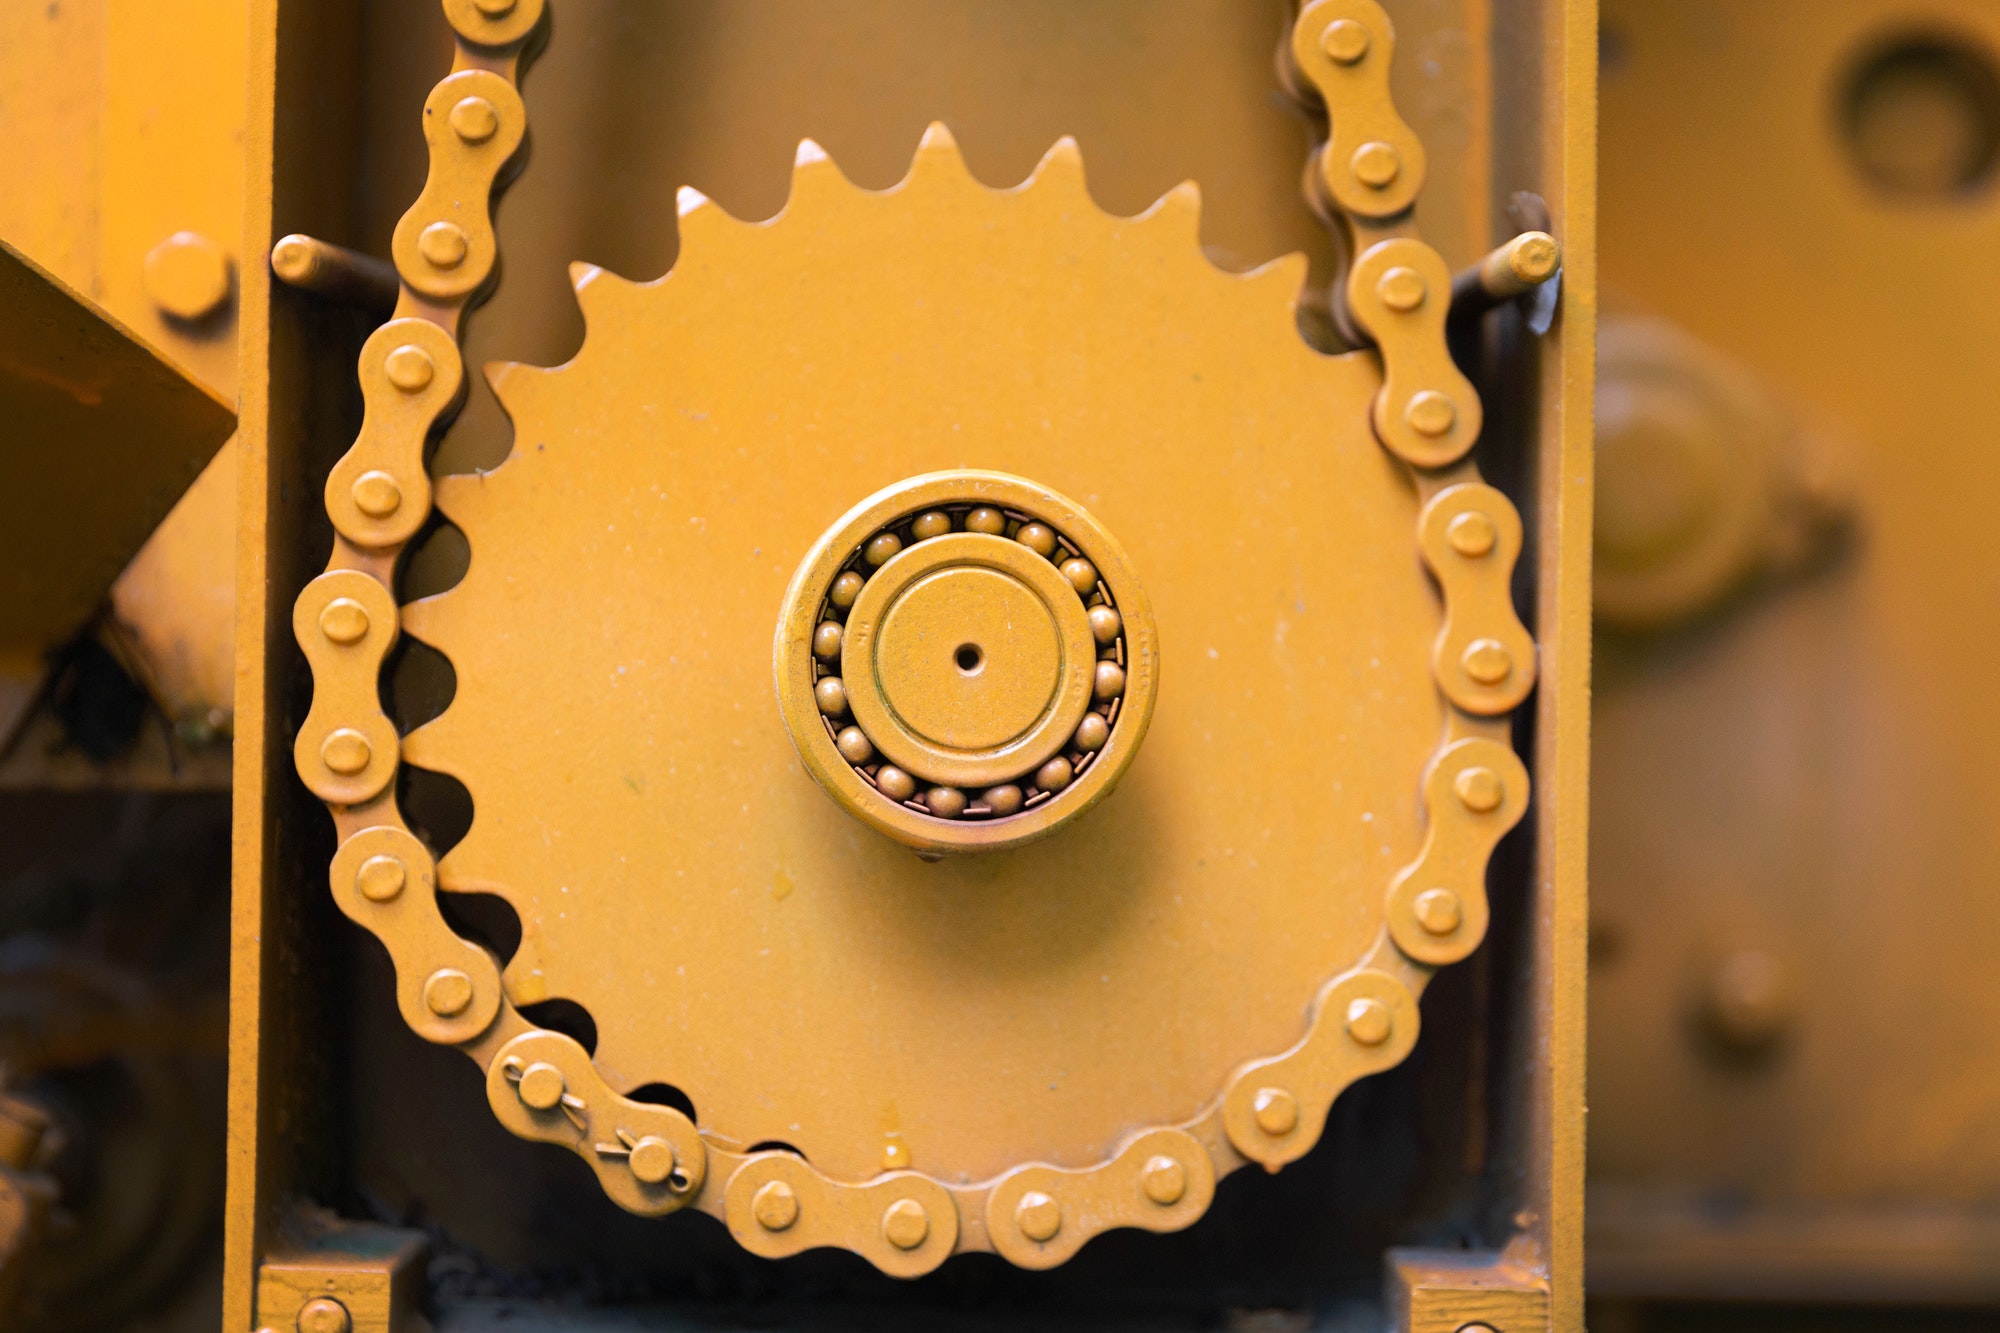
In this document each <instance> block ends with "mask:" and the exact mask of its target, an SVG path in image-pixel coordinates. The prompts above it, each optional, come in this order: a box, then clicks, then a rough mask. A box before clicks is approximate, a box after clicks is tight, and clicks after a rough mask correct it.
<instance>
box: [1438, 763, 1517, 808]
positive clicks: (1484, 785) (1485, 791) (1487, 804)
mask: <svg viewBox="0 0 2000 1333" xmlns="http://www.w3.org/2000/svg"><path fill="white" fill-rule="evenodd" d="M1451 785H1452V787H1453V789H1454V790H1456V791H1457V792H1458V799H1459V800H1460V801H1461V802H1463V803H1464V805H1465V808H1466V809H1468V810H1470V811H1472V812H1473V813H1474V814H1477V815H1488V814H1492V813H1493V812H1494V811H1495V810H1498V809H1499V808H1500V802H1501V801H1503V800H1505V799H1506V798H1507V784H1506V783H1504V782H1502V781H1501V780H1500V775H1499V774H1498V773H1495V772H1494V771H1493V770H1492V769H1490V768H1488V767H1486V766H1485V765H1484V764H1474V765H1473V766H1472V767H1470V768H1468V769H1466V770H1465V771H1463V772H1462V773H1460V774H1459V775H1458V777H1457V779H1455V780H1454V781H1453V782H1452V784H1451Z"/></svg>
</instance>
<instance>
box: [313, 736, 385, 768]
mask: <svg viewBox="0 0 2000 1333" xmlns="http://www.w3.org/2000/svg"><path fill="white" fill-rule="evenodd" d="M374 756H375V751H374V749H373V747H371V746H370V745H369V744H368V738H367V737H366V736H364V735H362V734H361V733H360V732H358V731H356V730H355V729H354V728H352V727H338V728H335V729H334V730H333V731H332V732H331V733H329V734H328V736H327V738H326V740H325V741H323V742H321V744H320V747H319V758H320V762H321V763H323V764H325V765H326V766H327V767H328V768H329V769H331V770H332V771H334V772H335V773H339V774H341V775H342V776H343V777H353V776H354V775H355V774H356V773H359V772H360V771H361V770H362V769H364V768H366V767H368V761H369V760H370V759H372V758H374Z"/></svg>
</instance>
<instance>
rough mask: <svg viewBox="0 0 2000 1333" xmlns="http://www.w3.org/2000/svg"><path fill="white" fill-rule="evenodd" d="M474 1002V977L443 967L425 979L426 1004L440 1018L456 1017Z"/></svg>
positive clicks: (455, 969) (453, 968)
mask: <svg viewBox="0 0 2000 1333" xmlns="http://www.w3.org/2000/svg"><path fill="white" fill-rule="evenodd" d="M471 1003H472V978H471V977H468V976H467V975H465V973H463V972H461V971H459V970H458V969H457V968H455V967H441V968H439V969H438V970H437V971H435V972H433V973H431V974H430V976H428V977H427V978H425V979H424V1006H425V1007H426V1008H428V1009H429V1010H430V1011H431V1012H432V1013H434V1014H436V1015H437V1016H438V1017H439V1018H456V1017H457V1016H458V1015H460V1014H462V1013H464V1012H465V1010H466V1006H467V1005H470V1004H471Z"/></svg>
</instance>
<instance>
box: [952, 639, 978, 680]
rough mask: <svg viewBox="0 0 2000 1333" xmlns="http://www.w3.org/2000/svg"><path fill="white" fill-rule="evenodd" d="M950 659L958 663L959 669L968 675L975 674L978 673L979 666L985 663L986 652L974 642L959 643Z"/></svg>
mask: <svg viewBox="0 0 2000 1333" xmlns="http://www.w3.org/2000/svg"><path fill="white" fill-rule="evenodd" d="M952 660H953V661H955V662H957V663H958V669H959V670H960V671H963V672H964V673H965V674H966V675H968V676H976V675H978V674H979V668H981V667H983V666H985V665H986V654H985V653H984V652H983V651H982V650H981V649H980V647H979V645H978V644H976V643H961V644H960V645H958V651H957V652H955V653H953V654H952Z"/></svg>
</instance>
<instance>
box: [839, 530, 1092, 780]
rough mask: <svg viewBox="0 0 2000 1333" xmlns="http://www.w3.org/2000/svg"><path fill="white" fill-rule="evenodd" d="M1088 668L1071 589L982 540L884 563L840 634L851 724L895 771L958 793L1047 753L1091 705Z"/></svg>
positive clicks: (1012, 549)
mask: <svg viewBox="0 0 2000 1333" xmlns="http://www.w3.org/2000/svg"><path fill="white" fill-rule="evenodd" d="M1096 666H1097V642H1096V640H1095V639H1094V638H1093V637H1092V635H1091V630H1090V619H1089V616H1088V615H1087V613H1086V612H1085V609H1084V604H1083V601H1082V599H1081V598H1079V597H1078V595H1077V592H1076V589H1075V588H1073V587H1071V586H1070V585H1069V584H1068V583H1067V582H1065V581H1064V579H1063V577H1062V573H1061V571H1060V570H1059V569H1058V568H1057V567H1056V566H1055V565H1054V564H1052V563H1051V562H1050V561H1049V560H1048V559H1046V558H1045V557H1043V556H1040V555H1038V554H1036V553H1035V552H1034V551H1033V550H1032V549H1030V548H1029V547H1026V546H1023V545H1022V544H1021V543H1020V542H1018V541H1014V540H1011V539H1009V538H1007V537H1004V536H1000V535H997V534H991V533H981V532H952V533H948V534H944V535H940V536H937V537H933V538H931V539H929V540H927V541H922V542H919V543H917V544H916V545H914V546H911V547H910V548H908V549H907V550H905V551H903V552H902V553H900V554H899V555H896V556H894V557H892V558H891V559H890V560H889V561H888V562H887V563H885V564H884V565H883V566H882V567H881V569H880V570H879V571H877V573H876V574H875V575H874V576H873V577H872V578H870V579H869V580H868V582H867V584H866V586H865V587H864V588H863V589H862V591H861V593H860V595H859V597H858V598H857V599H856V600H855V603H854V606H853V609H852V610H850V611H849V612H848V616H847V625H846V628H845V630H844V632H843V634H842V636H841V654H840V674H841V678H842V679H843V680H844V681H845V682H846V686H847V702H848V706H849V707H850V708H851V709H853V711H854V720H855V722H856V723H858V724H859V725H860V727H861V729H862V730H863V731H864V732H866V733H867V734H868V737H869V739H870V740H871V741H872V742H873V743H874V745H875V748H876V749H878V750H880V751H881V752H882V753H883V754H885V755H887V756H888V757H889V759H890V761H891V762H892V763H894V764H896V765H898V766H899V767H902V768H904V769H906V770H908V771H909V772H911V773H915V774H920V775H921V776H923V777H925V778H927V779H929V780H930V781H932V782H939V783H944V784H947V785H949V786H954V787H974V788H980V787H990V786H993V785H995V784H996V783H1002V782H1006V781H1008V780H1009V779H1012V778H1017V777H1019V776H1021V775H1022V774H1023V773H1026V772H1028V771H1030V770H1032V769H1034V768H1035V767H1036V766H1038V765H1040V764H1042V763H1044V762H1045V761H1047V760H1048V759H1049V758H1050V757H1051V756H1053V755H1054V754H1055V753H1056V752H1057V751H1058V750H1060V749H1061V748H1062V746H1063V743H1064V742H1065V741H1067V740H1068V739H1069V738H1070V736H1071V735H1072V734H1074V732H1075V731H1076V726H1077V723H1078V722H1080V721H1082V720H1083V715H1084V713H1085V712H1086V711H1088V709H1089V708H1090V702H1091V684H1092V672H1093V671H1094V669H1095V668H1096Z"/></svg>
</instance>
